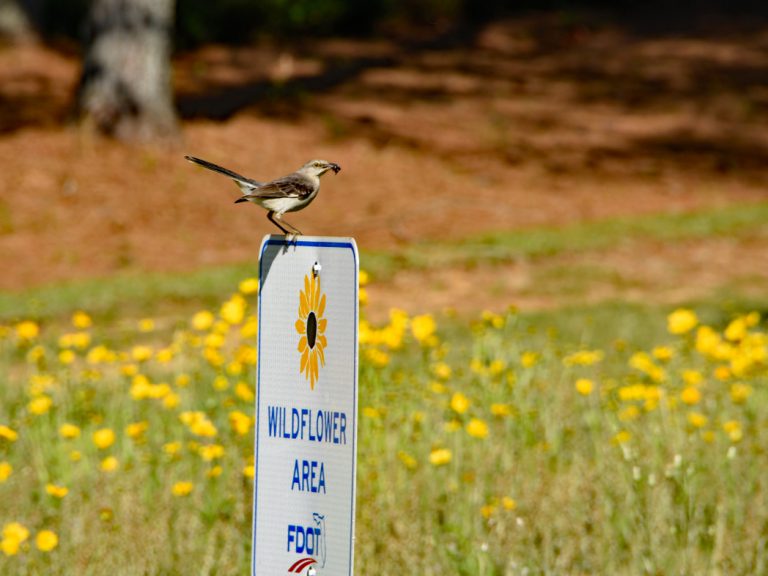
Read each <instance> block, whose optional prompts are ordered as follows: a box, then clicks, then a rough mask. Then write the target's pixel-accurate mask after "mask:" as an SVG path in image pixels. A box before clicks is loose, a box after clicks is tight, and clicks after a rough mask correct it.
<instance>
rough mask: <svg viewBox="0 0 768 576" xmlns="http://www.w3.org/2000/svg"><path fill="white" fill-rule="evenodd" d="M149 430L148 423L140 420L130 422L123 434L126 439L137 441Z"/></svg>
mask: <svg viewBox="0 0 768 576" xmlns="http://www.w3.org/2000/svg"><path fill="white" fill-rule="evenodd" d="M148 429H149V422H147V421H146V420H142V421H141V422H132V423H131V424H128V426H126V427H125V434H126V436H128V438H132V439H133V440H137V439H138V438H140V437H141V436H142V435H143V434H144V433H145V432H146V431H147V430H148Z"/></svg>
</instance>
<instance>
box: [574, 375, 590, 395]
mask: <svg viewBox="0 0 768 576" xmlns="http://www.w3.org/2000/svg"><path fill="white" fill-rule="evenodd" d="M575 386H576V391H577V392H578V393H579V394H581V395H582V396H589V395H590V394H592V391H593V390H594V389H595V383H594V382H592V380H590V379H588V378H579V379H578V380H576V384H575Z"/></svg>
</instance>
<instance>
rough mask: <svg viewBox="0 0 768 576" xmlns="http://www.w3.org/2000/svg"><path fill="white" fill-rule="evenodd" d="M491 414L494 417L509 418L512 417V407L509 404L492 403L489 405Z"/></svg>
mask: <svg viewBox="0 0 768 576" xmlns="http://www.w3.org/2000/svg"><path fill="white" fill-rule="evenodd" d="M491 414H493V415H494V416H510V415H512V406H510V405H509V404H500V403H493V404H491Z"/></svg>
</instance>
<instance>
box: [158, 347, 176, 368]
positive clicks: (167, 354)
mask: <svg viewBox="0 0 768 576" xmlns="http://www.w3.org/2000/svg"><path fill="white" fill-rule="evenodd" d="M155 359H156V360H157V361H158V362H160V364H168V363H169V362H170V361H171V360H173V349H172V348H170V347H166V348H161V349H160V350H158V351H157V353H156V354H155Z"/></svg>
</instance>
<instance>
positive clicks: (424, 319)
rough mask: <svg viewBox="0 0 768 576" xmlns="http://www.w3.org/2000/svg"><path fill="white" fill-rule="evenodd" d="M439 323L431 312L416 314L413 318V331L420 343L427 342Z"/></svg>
mask: <svg viewBox="0 0 768 576" xmlns="http://www.w3.org/2000/svg"><path fill="white" fill-rule="evenodd" d="M436 329H437V324H436V323H435V319H434V318H433V317H432V315H431V314H422V315H420V316H414V317H413V319H412V320H411V332H412V333H413V337H414V338H416V340H417V341H418V342H419V343H420V344H426V343H427V341H428V340H430V338H432V336H434V334H435V330H436Z"/></svg>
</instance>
